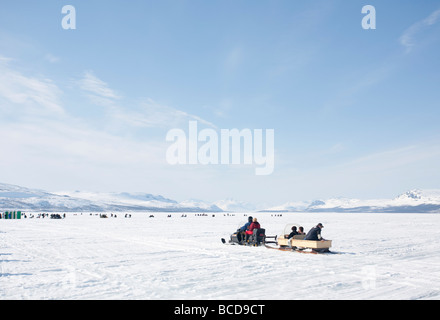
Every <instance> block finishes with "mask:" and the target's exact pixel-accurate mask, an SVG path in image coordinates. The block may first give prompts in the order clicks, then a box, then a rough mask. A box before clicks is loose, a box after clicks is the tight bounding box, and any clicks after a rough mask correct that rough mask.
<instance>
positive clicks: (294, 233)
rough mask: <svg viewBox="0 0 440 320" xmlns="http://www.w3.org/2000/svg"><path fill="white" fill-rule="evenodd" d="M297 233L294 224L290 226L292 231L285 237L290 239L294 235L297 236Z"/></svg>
mask: <svg viewBox="0 0 440 320" xmlns="http://www.w3.org/2000/svg"><path fill="white" fill-rule="evenodd" d="M298 234H299V233H298V231H297V228H296V226H293V227H292V232H291V233H290V234H289V236H288V237H287V239H291V238H293V237H294V236H297V235H298Z"/></svg>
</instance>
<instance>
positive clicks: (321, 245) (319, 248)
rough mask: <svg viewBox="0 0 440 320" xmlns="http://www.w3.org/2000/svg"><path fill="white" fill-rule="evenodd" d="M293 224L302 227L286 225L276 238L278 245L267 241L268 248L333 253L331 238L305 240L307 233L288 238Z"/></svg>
mask: <svg viewBox="0 0 440 320" xmlns="http://www.w3.org/2000/svg"><path fill="white" fill-rule="evenodd" d="M293 226H296V227H297V229H298V228H299V227H300V225H299V224H296V223H289V224H287V225H286V226H285V227H284V230H283V232H282V234H281V235H279V236H278V237H277V238H276V244H277V246H276V247H275V246H270V245H268V244H267V242H266V243H265V247H266V248H268V249H277V250H282V251H295V252H300V253H314V254H318V253H331V251H330V247H331V246H332V241H331V240H321V241H313V240H304V238H305V235H296V236H293V238H291V239H288V236H289V234H290V230H291V229H292V227H293Z"/></svg>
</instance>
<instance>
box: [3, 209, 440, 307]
mask: <svg viewBox="0 0 440 320" xmlns="http://www.w3.org/2000/svg"><path fill="white" fill-rule="evenodd" d="M131 214H132V218H131V219H126V218H124V215H125V213H118V218H108V219H100V218H99V217H98V216H94V215H93V216H90V215H89V214H88V213H87V214H85V213H84V214H83V215H81V214H77V215H75V214H73V213H68V214H67V218H66V219H64V220H49V219H47V218H46V219H25V220H17V221H14V220H0V240H1V241H0V298H2V299H166V300H174V299H184V300H198V299H215V300H217V299H228V300H233V299H246V300H248V299H251V300H259V299H277V300H285V299H288V300H291V299H301V300H303V299H439V298H440V246H439V245H438V239H439V236H440V231H439V230H438V226H439V225H440V224H439V222H440V215H436V214H372V213H369V214H360V213H356V214H354V213H283V214H282V217H275V216H271V215H275V214H271V213H253V214H251V215H253V216H254V217H257V218H258V220H259V222H260V223H261V225H262V227H263V228H265V229H266V234H267V235H276V234H280V233H281V232H282V230H283V228H284V225H285V224H287V223H292V222H295V223H299V224H301V225H303V226H304V228H305V230H306V231H307V230H309V229H310V228H311V227H313V226H314V225H316V224H317V223H318V222H322V223H323V224H324V226H325V228H324V229H323V236H324V238H327V239H331V240H333V247H332V251H335V252H338V253H340V254H333V255H309V254H299V253H291V252H283V251H278V250H269V249H266V248H264V247H258V248H254V247H241V246H226V245H223V244H222V243H221V242H220V238H222V237H224V238H229V235H230V233H232V232H233V231H235V229H237V227H238V226H239V225H240V224H241V223H244V222H245V221H246V219H247V217H245V216H244V215H243V214H242V213H236V214H235V216H224V214H223V213H216V214H215V217H212V214H208V215H207V216H204V217H200V216H196V214H194V213H187V217H186V218H181V213H171V215H172V217H171V218H167V215H168V214H169V213H154V215H155V218H148V216H149V213H136V212H132V213H131ZM109 216H110V214H109Z"/></svg>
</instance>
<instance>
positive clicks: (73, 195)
mask: <svg viewBox="0 0 440 320" xmlns="http://www.w3.org/2000/svg"><path fill="white" fill-rule="evenodd" d="M7 210H22V211H38V212H111V211H114V212H121V211H147V212H152V211H156V212H159V211H161V212H253V211H259V212H394V213H400V212H401V213H406V212H413V213H440V190H411V191H408V192H406V193H404V194H401V195H399V196H398V197H396V198H394V199H376V200H359V199H347V198H336V199H327V200H315V201H302V202H288V203H286V204H284V205H281V206H276V207H271V208H257V207H256V206H254V205H252V204H250V203H246V202H242V201H236V200H232V199H228V200H221V201H217V202H214V203H208V202H205V201H201V200H187V201H183V202H177V201H175V200H171V199H168V198H165V197H163V196H160V195H152V194H149V193H128V192H122V193H96V192H82V191H73V192H47V191H43V190H37V189H28V188H24V187H20V186H15V185H10V184H1V183H0V211H7Z"/></svg>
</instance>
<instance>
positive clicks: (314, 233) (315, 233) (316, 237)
mask: <svg viewBox="0 0 440 320" xmlns="http://www.w3.org/2000/svg"><path fill="white" fill-rule="evenodd" d="M322 228H324V226H323V225H322V223H318V224H317V226H316V227H313V228H312V229H310V231H309V232H308V233H307V235H306V237H305V238H304V240H313V241H322V240H324V239H323V238H322V236H321V230H322Z"/></svg>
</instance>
